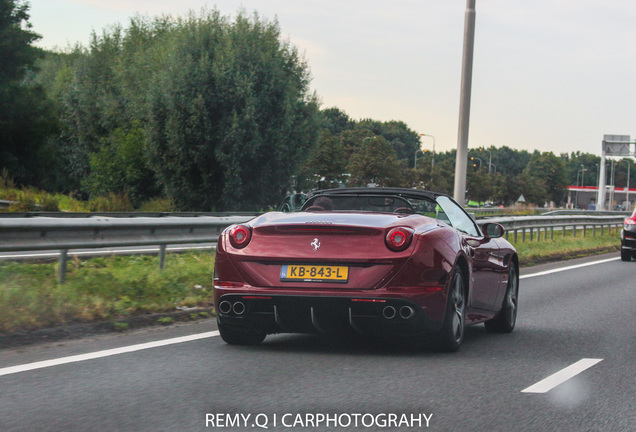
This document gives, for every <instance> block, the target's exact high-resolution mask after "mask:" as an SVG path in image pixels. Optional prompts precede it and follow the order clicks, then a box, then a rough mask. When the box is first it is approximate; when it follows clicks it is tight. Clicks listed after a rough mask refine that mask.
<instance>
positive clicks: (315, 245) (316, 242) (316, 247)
mask: <svg viewBox="0 0 636 432" xmlns="http://www.w3.org/2000/svg"><path fill="white" fill-rule="evenodd" d="M310 245H311V246H313V247H314V252H316V251H317V250H318V248H319V247H320V242H319V241H318V239H317V238H315V239H314V241H312V242H311V243H310Z"/></svg>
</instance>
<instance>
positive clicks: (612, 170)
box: [608, 159, 616, 210]
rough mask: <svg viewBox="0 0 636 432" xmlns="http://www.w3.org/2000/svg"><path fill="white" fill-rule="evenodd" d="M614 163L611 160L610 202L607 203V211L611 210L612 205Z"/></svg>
mask: <svg viewBox="0 0 636 432" xmlns="http://www.w3.org/2000/svg"><path fill="white" fill-rule="evenodd" d="M614 162H616V161H615V160H614V159H612V169H611V171H610V173H611V174H610V183H611V185H612V189H610V202H609V207H610V208H609V209H608V210H612V206H613V205H614V188H615V185H614V174H615V173H614Z"/></svg>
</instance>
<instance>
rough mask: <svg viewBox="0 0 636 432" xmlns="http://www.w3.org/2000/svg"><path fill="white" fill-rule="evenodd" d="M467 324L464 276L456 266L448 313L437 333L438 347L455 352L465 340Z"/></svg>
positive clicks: (448, 299) (449, 293) (449, 291)
mask: <svg viewBox="0 0 636 432" xmlns="http://www.w3.org/2000/svg"><path fill="white" fill-rule="evenodd" d="M465 325H466V290H465V287H464V277H463V276H462V272H461V270H460V269H459V268H455V270H454V271H453V275H452V276H451V282H450V285H449V286H448V298H447V300H446V314H445V316H444V324H443V325H442V329H441V330H440V332H439V334H438V335H437V347H438V348H439V349H440V350H441V351H446V352H455V351H457V350H458V349H459V346H460V345H461V344H462V342H463V341H464V327H465Z"/></svg>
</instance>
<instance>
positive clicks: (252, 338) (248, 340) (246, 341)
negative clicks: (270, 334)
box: [217, 321, 267, 345]
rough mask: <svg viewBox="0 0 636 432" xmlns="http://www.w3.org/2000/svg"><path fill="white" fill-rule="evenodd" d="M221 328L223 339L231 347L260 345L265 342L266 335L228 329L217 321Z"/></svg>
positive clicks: (252, 331)
mask: <svg viewBox="0 0 636 432" xmlns="http://www.w3.org/2000/svg"><path fill="white" fill-rule="evenodd" d="M217 324H218V327H219V333H220V334H221V339H223V340H224V341H225V343H228V344H230V345H258V344H259V343H261V342H263V340H265V336H267V335H266V334H265V333H261V332H257V331H254V330H249V329H245V330H238V329H235V328H232V327H227V326H225V325H223V324H221V323H220V322H218V321H217Z"/></svg>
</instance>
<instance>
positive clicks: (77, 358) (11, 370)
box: [0, 330, 219, 376]
mask: <svg viewBox="0 0 636 432" xmlns="http://www.w3.org/2000/svg"><path fill="white" fill-rule="evenodd" d="M218 335H219V332H218V330H215V331H211V332H206V333H199V334H195V335H190V336H181V337H177V338H172V339H164V340H160V341H155V342H148V343H143V344H138V345H130V346H125V347H121V348H114V349H109V350H103V351H96V352H92V353H87V354H79V355H74V356H69V357H62V358H58V359H52V360H44V361H39V362H35V363H27V364H23V365H18V366H11V367H6V368H2V369H0V376H2V375H11V374H16V373H19V372H26V371H30V370H35V369H43V368H47V367H52V366H58V365H63V364H68V363H75V362H81V361H86V360H93V359H97V358H102V357H109V356H114V355H117V354H125V353H130V352H135V351H141V350H146V349H150V348H158V347H162V346H166V345H174V344H178V343H183V342H191V341H195V340H199V339H205V338H211V337H214V336H218Z"/></svg>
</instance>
